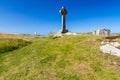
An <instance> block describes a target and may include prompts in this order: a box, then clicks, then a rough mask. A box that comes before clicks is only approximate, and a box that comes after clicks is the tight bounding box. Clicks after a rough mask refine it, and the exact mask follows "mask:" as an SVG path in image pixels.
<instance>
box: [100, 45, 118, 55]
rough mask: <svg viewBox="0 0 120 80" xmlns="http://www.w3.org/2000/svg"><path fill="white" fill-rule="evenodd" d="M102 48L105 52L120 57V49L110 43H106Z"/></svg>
mask: <svg viewBox="0 0 120 80" xmlns="http://www.w3.org/2000/svg"><path fill="white" fill-rule="evenodd" d="M100 50H101V51H102V52H103V53H109V54H111V55H116V56H119V57H120V49H118V48H116V47H114V46H112V45H110V44H106V45H103V46H101V47H100Z"/></svg>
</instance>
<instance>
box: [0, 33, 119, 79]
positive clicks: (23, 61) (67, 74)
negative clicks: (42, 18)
mask: <svg viewBox="0 0 120 80" xmlns="http://www.w3.org/2000/svg"><path fill="white" fill-rule="evenodd" d="M99 39H100V37H95V36H92V35H91V34H80V35H78V36H64V37H61V38H56V39H54V38H52V36H51V35H50V36H48V37H35V38H33V40H32V43H31V44H29V45H27V46H25V47H22V48H20V49H17V50H13V51H9V52H4V54H0V80H120V73H119V71H120V68H119V65H118V63H119V61H120V58H118V57H116V56H111V55H108V54H103V53H102V52H100V51H99V46H100V41H99ZM22 43H24V42H22ZM3 46H4V45H3Z"/></svg>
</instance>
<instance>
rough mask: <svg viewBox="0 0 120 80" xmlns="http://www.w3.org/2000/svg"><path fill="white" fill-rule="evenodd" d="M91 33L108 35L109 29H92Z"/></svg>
mask: <svg viewBox="0 0 120 80" xmlns="http://www.w3.org/2000/svg"><path fill="white" fill-rule="evenodd" d="M93 35H96V36H99V35H105V36H109V35H110V29H97V30H94V31H93Z"/></svg>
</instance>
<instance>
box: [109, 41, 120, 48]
mask: <svg viewBox="0 0 120 80" xmlns="http://www.w3.org/2000/svg"><path fill="white" fill-rule="evenodd" d="M110 44H111V45H112V46H114V47H120V43H119V42H110Z"/></svg>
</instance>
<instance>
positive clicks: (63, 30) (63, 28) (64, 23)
mask: <svg viewBox="0 0 120 80" xmlns="http://www.w3.org/2000/svg"><path fill="white" fill-rule="evenodd" d="M59 12H60V14H61V15H62V28H61V30H60V32H61V33H66V32H68V30H67V29H66V20H65V16H66V15H67V10H66V9H65V7H62V9H61V10H60V11H59Z"/></svg>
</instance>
